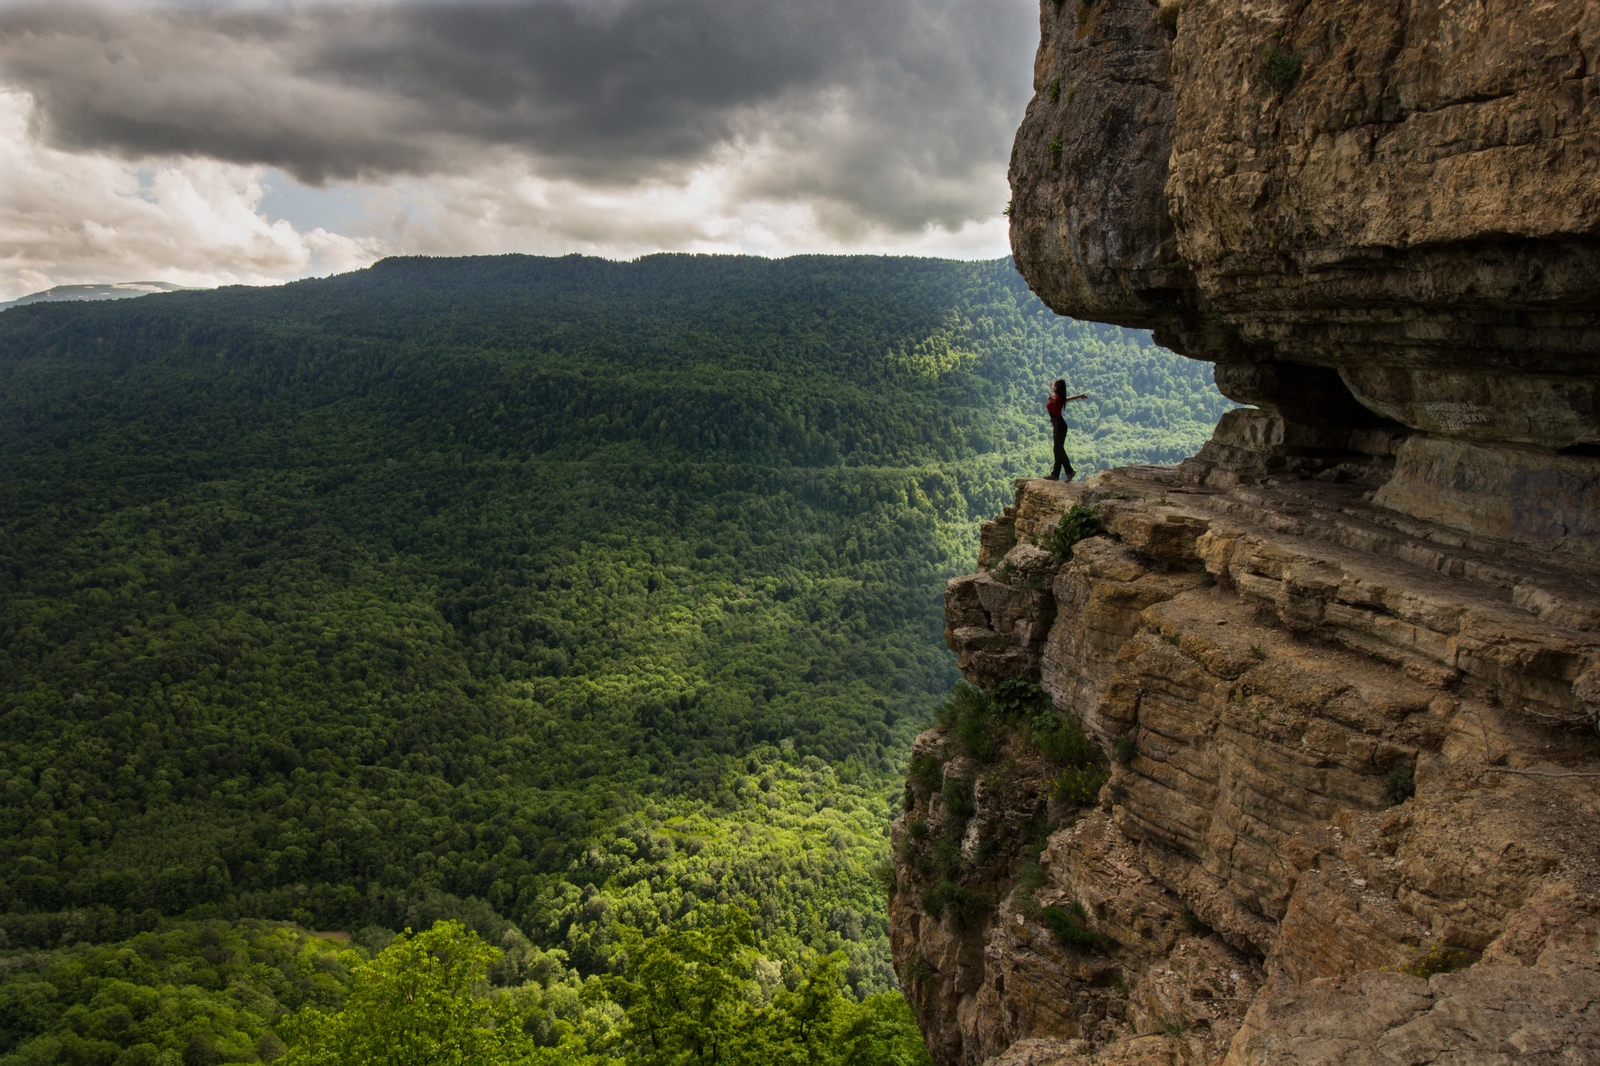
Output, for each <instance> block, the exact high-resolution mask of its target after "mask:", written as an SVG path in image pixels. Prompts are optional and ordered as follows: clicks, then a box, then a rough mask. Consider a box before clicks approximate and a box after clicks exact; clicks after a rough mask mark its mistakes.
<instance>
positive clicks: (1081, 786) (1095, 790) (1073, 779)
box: [1055, 766, 1111, 807]
mask: <svg viewBox="0 0 1600 1066" xmlns="http://www.w3.org/2000/svg"><path fill="white" fill-rule="evenodd" d="M1110 779H1111V772H1110V771H1109V770H1106V769H1105V768H1104V767H1101V766H1072V767H1068V768H1067V769H1066V770H1063V771H1062V773H1061V776H1060V777H1058V778H1056V784H1055V796H1056V799H1058V800H1062V801H1064V802H1067V803H1074V804H1077V805H1078V806H1080V807H1086V806H1088V805H1089V804H1091V803H1093V802H1095V800H1097V799H1098V798H1099V797H1100V790H1101V789H1102V788H1104V787H1105V784H1106V782H1107V781H1108V780H1110Z"/></svg>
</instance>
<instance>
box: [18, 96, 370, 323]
mask: <svg viewBox="0 0 1600 1066" xmlns="http://www.w3.org/2000/svg"><path fill="white" fill-rule="evenodd" d="M262 174H263V168H261V167H252V166H239V165H236V164H231V163H221V162H217V161H215V160H208V159H144V160H128V159H122V158H118V157H113V156H110V155H106V154H103V153H96V152H67V151H61V150H58V149H55V148H51V147H48V146H46V145H45V144H43V143H42V142H41V141H40V139H39V137H38V136H37V124H36V123H35V122H34V104H33V100H32V98H31V97H30V96H29V95H28V94H27V93H23V92H17V91H13V90H5V89H0V299H12V298H15V297H17V296H22V295H25V294H27V293H29V292H35V291H38V290H39V289H43V288H48V287H50V286H51V285H62V284H73V283H82V282H104V281H170V282H175V283H177V284H180V285H195V286H209V285H222V284H235V283H243V284H266V283H272V282H276V281H281V280H283V279H285V278H291V277H303V276H306V275H308V274H313V273H332V272H336V271H340V270H349V269H352V268H355V267H359V266H364V265H366V264H367V263H370V262H371V261H372V260H374V259H376V258H378V257H379V256H381V255H383V254H384V253H385V252H386V251H387V250H388V246H387V245H386V244H385V243H384V242H383V241H382V240H379V239H374V238H371V237H351V236H346V235H341V234H336V233H329V232H327V231H326V230H323V229H320V228H319V229H312V230H310V231H309V232H299V231H297V230H296V229H295V228H294V227H293V226H292V225H290V224H289V223H288V222H286V221H282V220H279V221H276V222H273V221H270V220H269V219H268V218H266V217H265V216H264V215H263V214H262V213H261V211H260V210H259V206H260V203H261V199H262V195H263V191H264V190H263V186H262Z"/></svg>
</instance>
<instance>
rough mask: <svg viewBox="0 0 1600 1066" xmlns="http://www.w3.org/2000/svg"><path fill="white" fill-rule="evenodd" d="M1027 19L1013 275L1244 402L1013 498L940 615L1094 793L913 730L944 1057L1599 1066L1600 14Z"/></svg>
mask: <svg viewBox="0 0 1600 1066" xmlns="http://www.w3.org/2000/svg"><path fill="white" fill-rule="evenodd" d="M1040 26H1041V37H1040V46H1039V52H1038V58H1037V61H1036V64H1035V68H1034V89H1035V96H1034V98H1033V101H1032V102H1031V103H1030V105H1029V107H1028V112H1027V115H1026V117H1025V119H1024V121H1023V123H1022V126H1021V128H1020V129H1019V130H1018V133H1017V140H1016V148H1015V150H1014V152H1013V156H1012V161H1011V170H1010V178H1011V185H1012V191H1013V201H1012V204H1011V213H1010V214H1011V240H1012V249H1013V252H1014V255H1015V259H1016V262H1017V265H1018V267H1019V269H1021V271H1022V272H1023V274H1024V275H1025V276H1026V277H1027V279H1028V282H1029V284H1030V285H1031V286H1032V287H1033V288H1034V290H1035V291H1036V292H1037V293H1039V295H1040V296H1041V297H1042V298H1043V299H1044V301H1045V302H1046V303H1047V304H1049V305H1050V306H1051V307H1053V308H1054V309H1055V310H1056V311H1058V312H1060V313H1062V314H1067V315H1074V316H1076V317H1080V318H1089V319H1097V320H1101V321H1107V322H1115V323H1119V324H1122V325H1126V326H1137V327H1144V328H1148V329H1152V330H1154V331H1155V333H1156V337H1157V339H1158V340H1160V341H1161V342H1162V343H1164V344H1166V345H1168V346H1169V347H1172V348H1173V349H1174V350H1176V351H1179V352H1182V353H1184V354H1186V355H1189V356H1192V357H1195V358H1200V359H1207V360H1210V361H1212V362H1214V363H1215V364H1216V381H1217V385H1218V388H1219V389H1221V390H1222V392H1223V393H1224V394H1226V395H1227V396H1229V397H1231V398H1233V399H1235V400H1237V401H1239V402H1240V403H1241V404H1245V405H1248V406H1246V407H1242V408H1240V409H1238V410H1235V411H1232V412H1230V413H1229V414H1228V415H1227V416H1225V417H1224V418H1223V420H1222V422H1221V423H1220V424H1219V426H1218V427H1217V431H1216V433H1215V435H1214V436H1213V437H1212V439H1211V441H1209V442H1208V443H1207V444H1206V445H1205V446H1204V447H1203V448H1202V449H1201V451H1200V453H1199V454H1198V455H1196V456H1195V457H1194V458H1193V459H1190V460H1188V461H1186V462H1185V463H1184V464H1182V465H1181V466H1180V467H1177V468H1173V469H1155V468H1135V469H1127V470H1119V471H1111V472H1107V473H1103V474H1100V475H1097V476H1096V477H1095V478H1093V479H1092V480H1090V481H1089V482H1087V483H1085V484H1080V485H1061V484H1057V483H1055V482H1045V481H1026V482H1019V485H1018V494H1017V499H1016V503H1015V505H1014V506H1013V507H1011V508H1009V509H1007V511H1006V513H1005V514H1004V515H1002V516H1001V517H1000V518H998V519H996V520H995V521H993V522H991V523H989V524H988V525H987V526H985V528H984V530H983V534H982V544H981V549H980V555H979V573H977V574H976V575H973V576H970V577H966V578H961V579H958V580H956V581H953V582H952V583H951V584H950V587H949V591H948V594H947V601H946V614H947V619H948V622H949V629H948V631H947V639H948V641H949V643H950V646H951V649H952V650H953V651H954V652H955V653H956V654H957V655H958V657H959V660H960V665H961V669H962V671H963V673H964V674H965V675H966V676H967V677H968V678H969V679H970V680H972V681H974V682H976V683H978V684H980V685H984V686H990V685H994V684H996V683H998V682H999V681H1001V680H1003V679H1005V678H1010V677H1015V676H1019V675H1020V676H1023V677H1028V678H1032V679H1035V680H1037V681H1038V682H1039V684H1040V685H1041V686H1042V687H1043V689H1044V691H1045V692H1046V693H1048V695H1049V697H1050V699H1051V701H1052V702H1053V704H1054V705H1055V708H1056V709H1057V710H1058V712H1059V713H1061V714H1064V715H1072V716H1075V717H1076V718H1077V719H1079V720H1080V721H1081V722H1082V724H1083V726H1084V728H1085V729H1086V730H1087V731H1088V733H1089V734H1091V735H1092V736H1093V737H1094V738H1096V739H1097V740H1098V741H1099V743H1100V745H1101V746H1102V748H1103V750H1104V751H1105V752H1107V753H1108V754H1113V753H1114V755H1115V756H1116V759H1115V761H1114V762H1113V763H1111V764H1110V778H1109V781H1108V782H1107V784H1106V785H1105V787H1104V788H1103V789H1102V790H1101V791H1100V793H1099V796H1098V799H1097V801H1096V802H1094V803H1091V804H1084V805H1081V806H1076V807H1073V806H1067V805H1064V803H1063V801H1062V800H1061V799H1059V798H1052V796H1068V797H1075V798H1077V799H1079V800H1081V799H1083V798H1084V792H1085V788H1084V786H1083V784H1082V782H1083V781H1084V780H1085V779H1084V778H1083V777H1082V776H1079V777H1076V778H1072V779H1071V780H1072V781H1074V782H1076V784H1075V785H1074V787H1072V788H1065V789H1062V790H1059V791H1056V792H1053V791H1052V781H1053V779H1054V777H1055V775H1057V774H1059V773H1060V772H1061V768H1060V767H1055V766H1052V765H1051V764H1050V763H1048V762H1047V761H1045V760H1044V759H1043V757H1042V755H1041V753H1040V752H1038V751H1034V750H1032V749H1031V748H1030V747H1029V743H1028V741H1026V740H1025V739H1024V733H1025V732H1026V731H1024V732H1022V733H1018V734H1017V735H1016V736H1014V737H1012V738H1010V740H1008V741H1007V744H1008V749H1007V752H1006V753H1005V754H1006V755H1007V756H1008V758H1003V759H1002V760H1001V761H1000V762H999V763H998V764H996V765H994V766H991V767H989V768H987V769H984V770H982V771H980V770H979V768H977V767H975V766H970V765H966V764H964V763H963V761H962V759H963V757H962V754H961V751H960V749H961V747H962V744H963V743H965V741H961V742H958V738H957V737H955V736H950V735H946V733H945V731H943V730H939V729H935V730H933V731H930V732H929V733H927V734H925V735H924V736H923V737H922V738H921V739H919V741H918V744H917V753H918V756H919V761H918V762H917V763H915V764H914V769H916V768H918V767H920V773H915V774H913V779H912V781H911V782H910V783H909V784H908V792H907V799H908V809H907V812H906V814H905V815H904V816H903V817H902V818H901V819H900V820H899V821H898V822H897V823H896V826H895V830H894V832H895V834H896V847H897V853H898V854H900V855H902V856H905V857H911V858H915V857H917V856H919V855H921V854H922V852H921V851H920V850H919V848H923V847H924V844H922V843H919V842H918V841H917V840H916V839H914V838H916V837H917V836H918V835H919V834H921V835H922V836H923V837H925V838H927V839H932V838H933V837H940V836H941V835H942V837H943V838H944V839H954V838H955V837H956V836H959V839H960V841H961V844H960V851H959V861H956V859H957V856H956V855H955V854H954V853H953V852H951V851H950V849H949V847H948V846H946V849H945V853H944V859H945V861H944V862H943V864H942V866H941V867H940V868H939V870H938V876H939V877H940V878H941V880H940V882H939V884H938V885H937V886H934V887H933V889H932V891H931V893H930V894H929V895H928V897H927V900H926V901H925V900H924V891H925V890H928V889H930V886H929V885H928V884H927V883H926V882H927V880H928V877H929V875H928V873H927V872H926V871H927V869H928V864H927V863H926V862H925V861H923V862H912V861H903V862H901V863H900V864H899V866H898V867H897V891H896V894H895V897H894V900H893V903H892V906H891V914H892V932H893V938H894V944H895V950H896V959H897V963H898V966H899V969H900V973H901V977H902V980H903V981H904V983H905V987H906V989H907V992H908V995H909V996H910V998H911V1001H912V1002H913V1004H914V1005H915V1006H916V1008H917V1010H918V1013H919V1017H920V1019H921V1021H922V1024H923V1026H924V1031H925V1033H926V1034H927V1036H928V1041H929V1046H930V1048H931V1049H932V1050H933V1052H934V1056H935V1058H936V1060H937V1061H938V1062H939V1063H940V1064H941V1066H957V1064H962V1066H965V1064H976V1063H980V1062H993V1063H997V1064H1004V1066H1023V1064H1029V1066H1045V1064H1052V1066H1053V1064H1062V1066H1067V1064H1071V1066H1088V1064H1113V1063H1125V1064H1133V1063H1139V1064H1148V1066H1155V1064H1168V1063H1170V1064H1179V1063H1183V1064H1198V1063H1219V1062H1221V1063H1228V1064H1230V1066H1245V1064H1257V1063H1259V1064H1267V1063H1271V1064H1275V1066H1277V1064H1284V1066H1295V1064H1307V1066H1309V1064H1311V1063H1318V1064H1332V1063H1349V1064H1352V1066H1355V1064H1366V1063H1397V1064H1398V1063H1407V1064H1410V1063H1451V1064H1458V1066H1466V1064H1477V1063H1483V1064H1489V1063H1509V1062H1513V1061H1515V1062H1518V1063H1524V1062H1526V1063H1551V1064H1554V1063H1558V1062H1559V1063H1600V821H1597V819H1596V815H1600V742H1597V738H1596V726H1597V720H1600V401H1597V397H1600V179H1597V174H1600V5H1596V4H1594V3H1591V2H1588V0H1471V2H1458V0H1401V2H1398V3H1396V2H1381V0H1326V2H1324V3H1317V4H1310V3H1306V2H1304V0H1250V2H1248V3H1246V2H1245V0H1043V2H1042V3H1041V6H1040ZM1073 506H1083V507H1090V508H1093V509H1094V510H1095V511H1096V513H1097V514H1098V516H1099V518H1100V521H1101V523H1102V525H1103V532H1102V533H1101V534H1100V535H1097V536H1093V537H1090V538H1089V539H1086V540H1082V541H1079V542H1078V543H1077V544H1076V545H1074V546H1073V548H1072V551H1071V557H1070V560H1064V559H1063V558H1060V557H1058V554H1057V553H1056V551H1053V550H1051V549H1058V548H1059V547H1060V545H1059V544H1058V543H1057V538H1056V536H1055V534H1056V531H1057V523H1058V521H1059V520H1060V518H1061V516H1062V515H1063V514H1064V513H1067V512H1068V510H1069V509H1070V508H1071V507H1073ZM930 756H931V758H930ZM933 767H942V770H941V772H942V774H943V775H944V777H945V780H935V779H933V777H932V773H931V770H930V768H933ZM974 777H976V780H977V787H976V788H975V790H974V792H973V795H972V797H971V801H970V803H969V802H967V801H966V800H964V799H963V797H965V796H966V792H965V785H964V784H961V783H962V782H966V781H969V780H972V779H973V778H974ZM951 780H954V781H955V782H957V784H958V786H959V787H954V788H951V787H947V785H948V782H949V781H951ZM951 802H955V803H956V804H957V805H958V807H960V808H961V809H960V810H952V809H949V804H950V803H951ZM969 807H970V808H971V809H970V810H969V809H968V808H969ZM908 839H909V841H910V843H909V844H908ZM951 902H955V903H959V904H960V906H959V907H954V908H952V906H949V905H947V904H949V903H951ZM1052 908H1055V909H1054V910H1052ZM930 911H933V912H937V915H938V916H937V917H935V916H934V914H932V913H930ZM1074 916H1076V917H1074ZM955 919H959V920H955Z"/></svg>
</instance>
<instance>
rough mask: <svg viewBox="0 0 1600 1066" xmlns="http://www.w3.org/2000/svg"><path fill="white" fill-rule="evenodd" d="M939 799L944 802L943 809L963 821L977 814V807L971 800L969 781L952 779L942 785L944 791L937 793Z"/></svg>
mask: <svg viewBox="0 0 1600 1066" xmlns="http://www.w3.org/2000/svg"><path fill="white" fill-rule="evenodd" d="M939 798H940V799H941V800H943V801H944V809H945V810H947V811H949V812H950V813H951V814H953V815H955V816H956V817H957V818H960V819H961V820H962V821H965V820H966V819H968V818H971V817H972V816H973V815H974V814H975V813H977V810H978V805H977V803H976V801H975V799H974V798H973V788H972V782H971V781H965V780H962V779H961V778H958V777H952V778H950V780H948V781H946V782H945V783H944V790H943V791H942V792H940V793H939Z"/></svg>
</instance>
